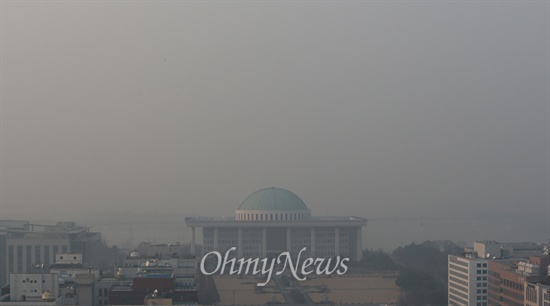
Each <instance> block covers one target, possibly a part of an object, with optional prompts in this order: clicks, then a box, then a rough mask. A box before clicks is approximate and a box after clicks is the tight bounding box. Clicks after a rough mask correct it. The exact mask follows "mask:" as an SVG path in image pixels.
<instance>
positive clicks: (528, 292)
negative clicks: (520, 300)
mask: <svg viewBox="0 0 550 306" xmlns="http://www.w3.org/2000/svg"><path fill="white" fill-rule="evenodd" d="M524 295H525V306H550V283H548V282H545V283H543V284H541V283H526V284H525V292H524Z"/></svg>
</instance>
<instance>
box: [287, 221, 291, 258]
mask: <svg viewBox="0 0 550 306" xmlns="http://www.w3.org/2000/svg"><path fill="white" fill-rule="evenodd" d="M291 249H292V233H291V229H290V227H287V228H286V250H287V252H290V250H291Z"/></svg>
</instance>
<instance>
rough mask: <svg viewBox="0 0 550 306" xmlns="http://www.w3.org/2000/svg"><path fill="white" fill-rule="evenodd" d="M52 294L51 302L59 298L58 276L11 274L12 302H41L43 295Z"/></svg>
mask: <svg viewBox="0 0 550 306" xmlns="http://www.w3.org/2000/svg"><path fill="white" fill-rule="evenodd" d="M45 293H46V294H47V293H50V294H51V301H55V300H57V299H58V297H59V282H58V276H57V274H38V273H12V274H10V301H19V302H22V301H28V302H40V301H42V299H43V296H42V295H43V294H45Z"/></svg>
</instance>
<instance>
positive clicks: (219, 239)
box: [202, 224, 361, 260]
mask: <svg viewBox="0 0 550 306" xmlns="http://www.w3.org/2000/svg"><path fill="white" fill-rule="evenodd" d="M360 229H361V228H360V227H322V226H318V227H286V226H285V225H284V224H281V226H280V227H269V228H249V227H243V228H241V227H237V226H236V227H205V228H203V231H202V232H203V243H204V246H203V247H204V252H205V253H208V252H211V251H218V252H222V253H223V252H226V251H227V250H229V249H230V248H231V247H237V253H238V256H241V257H247V258H248V257H263V256H277V255H278V254H280V253H281V252H284V251H290V253H291V255H293V256H297V255H298V253H299V252H300V250H302V248H304V247H306V248H307V252H306V253H303V254H302V256H316V257H327V258H328V257H334V256H344V257H350V258H352V259H354V260H356V259H358V258H357V254H358V253H359V252H360V250H361V245H360V243H359V242H358V239H359V237H358V234H357V232H358V231H359V230H360ZM239 237H240V239H239ZM239 241H240V243H239ZM358 250H359V251H358ZM236 255H237V254H236Z"/></svg>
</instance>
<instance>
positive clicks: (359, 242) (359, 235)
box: [356, 226, 363, 261]
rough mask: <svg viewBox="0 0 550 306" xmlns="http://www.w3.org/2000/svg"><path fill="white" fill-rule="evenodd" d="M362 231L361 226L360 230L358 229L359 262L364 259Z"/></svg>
mask: <svg viewBox="0 0 550 306" xmlns="http://www.w3.org/2000/svg"><path fill="white" fill-rule="evenodd" d="M361 229H362V228H361V226H359V228H358V229H357V258H356V260H357V261H359V260H361V258H362V257H363V247H362V245H363V236H362V232H361Z"/></svg>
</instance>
